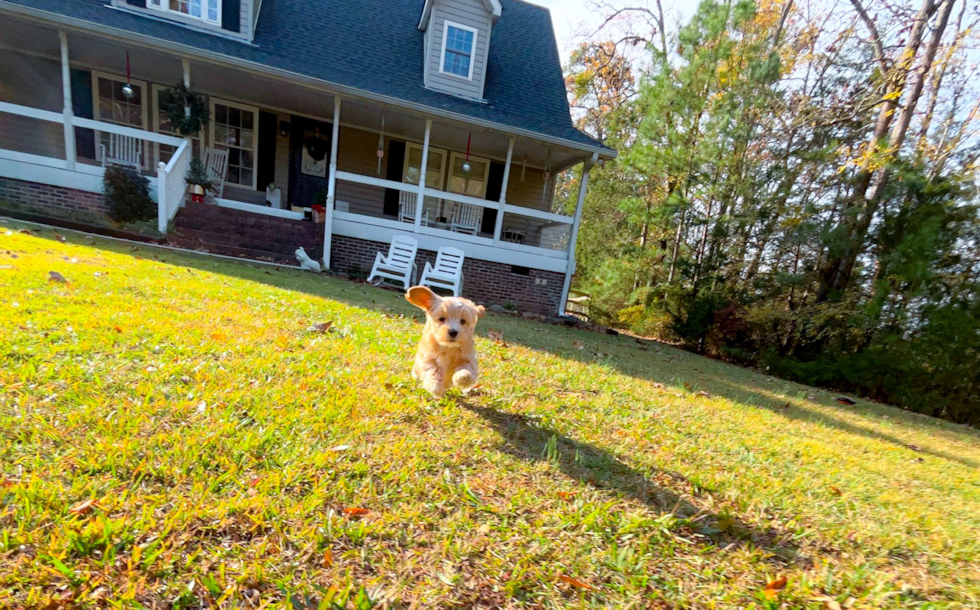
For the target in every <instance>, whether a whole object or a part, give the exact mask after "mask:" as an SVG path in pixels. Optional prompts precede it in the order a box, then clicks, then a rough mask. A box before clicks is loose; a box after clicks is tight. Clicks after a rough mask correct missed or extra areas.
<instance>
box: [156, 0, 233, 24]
mask: <svg viewBox="0 0 980 610" xmlns="http://www.w3.org/2000/svg"><path fill="white" fill-rule="evenodd" d="M216 2H217V5H218V11H217V15H218V18H217V19H216V20H214V21H212V20H211V19H208V0H201V16H200V17H195V16H194V15H191V14H188V13H182V12H180V11H175V10H173V9H172V8H170V0H146V8H149V9H153V10H155V11H159V12H161V13H167V14H168V15H177V16H179V17H184V18H186V19H193V20H195V21H203V22H204V23H210V24H211V25H217V26H219V27H220V26H221V5H222V4H224V3H223V2H222V1H221V0H216Z"/></svg>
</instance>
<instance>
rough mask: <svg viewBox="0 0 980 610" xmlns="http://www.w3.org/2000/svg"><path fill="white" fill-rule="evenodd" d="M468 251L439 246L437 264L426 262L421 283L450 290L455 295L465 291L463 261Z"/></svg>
mask: <svg viewBox="0 0 980 610" xmlns="http://www.w3.org/2000/svg"><path fill="white" fill-rule="evenodd" d="M465 260H466V253H465V252H463V251H462V250H459V249H457V248H439V252H437V253H436V264H435V266H434V267H433V266H432V265H431V264H429V263H426V264H425V269H424V270H423V271H422V280H421V281H420V282H419V284H421V285H423V286H428V287H429V288H441V289H443V290H450V291H452V293H453V296H454V297H458V296H459V295H460V293H462V292H463V261H465Z"/></svg>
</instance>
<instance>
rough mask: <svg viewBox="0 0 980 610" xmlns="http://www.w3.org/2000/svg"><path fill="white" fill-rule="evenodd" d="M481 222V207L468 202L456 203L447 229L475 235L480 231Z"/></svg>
mask: <svg viewBox="0 0 980 610" xmlns="http://www.w3.org/2000/svg"><path fill="white" fill-rule="evenodd" d="M481 224H483V208H481V207H479V206H476V205H470V204H468V203H457V204H456V208H455V209H454V210H453V221H452V224H451V225H450V226H449V230H450V231H454V232H456V233H466V234H468V235H476V234H477V233H479V232H480V225H481Z"/></svg>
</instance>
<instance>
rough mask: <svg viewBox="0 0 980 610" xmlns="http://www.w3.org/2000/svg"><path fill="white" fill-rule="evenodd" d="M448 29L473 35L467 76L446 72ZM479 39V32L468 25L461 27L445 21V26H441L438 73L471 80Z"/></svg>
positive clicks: (461, 25) (453, 22)
mask: <svg viewBox="0 0 980 610" xmlns="http://www.w3.org/2000/svg"><path fill="white" fill-rule="evenodd" d="M450 27H454V28H457V29H460V30H465V31H467V32H472V33H473V48H472V49H470V73H469V74H468V75H467V76H460V75H459V74H454V73H453V72H446V51H448V48H447V47H448V46H449V28H450ZM479 39H480V32H479V30H477V29H476V28H471V27H470V26H468V25H463V24H462V23H456V22H455V21H449V20H448V19H447V20H446V22H445V24H443V26H442V53H441V54H440V55H439V73H440V74H445V75H447V76H452V77H454V78H462V79H465V80H473V68H474V66H476V46H477V41H478V40H479ZM454 52H455V51H454Z"/></svg>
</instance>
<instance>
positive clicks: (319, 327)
mask: <svg viewBox="0 0 980 610" xmlns="http://www.w3.org/2000/svg"><path fill="white" fill-rule="evenodd" d="M332 326H333V322H317V323H316V324H314V325H313V326H311V327H309V328H307V329H306V330H307V331H309V332H311V333H325V332H327V331H329V330H330V328H331V327H332Z"/></svg>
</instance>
